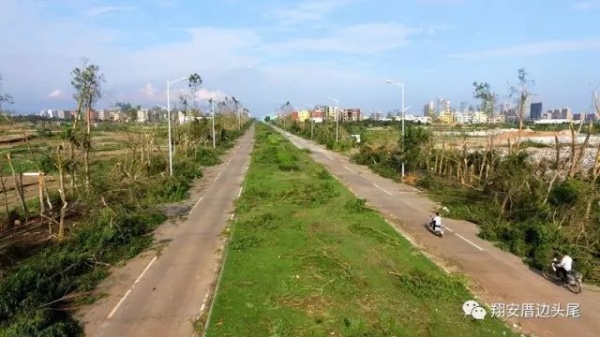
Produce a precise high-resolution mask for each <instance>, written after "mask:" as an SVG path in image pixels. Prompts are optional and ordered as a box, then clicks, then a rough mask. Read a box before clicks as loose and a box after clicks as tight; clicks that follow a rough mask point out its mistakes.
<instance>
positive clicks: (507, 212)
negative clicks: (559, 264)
mask: <svg viewBox="0 0 600 337" xmlns="http://www.w3.org/2000/svg"><path fill="white" fill-rule="evenodd" d="M518 80H519V87H518V88H516V89H514V90H513V93H515V97H516V99H518V101H519V104H520V105H519V106H522V105H523V104H524V103H523V102H524V101H526V99H527V97H529V95H530V94H529V91H528V86H529V85H530V83H532V82H531V81H530V80H529V79H528V77H527V73H526V72H525V70H519V72H518ZM475 87H476V90H475V94H474V96H475V97H476V98H479V99H481V100H482V104H481V105H482V106H483V107H489V106H490V105H491V102H493V101H495V97H496V95H495V94H493V93H492V92H491V89H490V88H489V86H487V85H486V84H485V83H484V84H481V83H475ZM599 113H600V111H599ZM366 123H372V122H361V123H357V124H350V125H352V126H350V125H348V126H346V125H345V128H346V129H349V128H357V127H358V128H361V129H362V130H363V131H362V132H365V131H364V130H365V129H364V125H365V124H366ZM330 124H331V123H329V125H328V124H325V125H318V126H316V127H315V130H314V133H315V134H316V135H319V136H318V137H315V138H314V140H316V141H318V142H319V143H321V144H327V141H328V139H331V126H330ZM396 124H398V123H396ZM278 125H280V126H283V125H282V123H279V124H278ZM392 125H393V123H392ZM523 127H524V123H520V127H519V131H518V136H517V141H516V143H513V144H510V141H509V144H508V149H507V150H508V151H502V150H503V146H502V145H500V144H498V143H497V141H495V138H494V136H492V137H488V139H487V141H486V142H484V143H483V145H482V146H480V147H475V146H471V145H469V144H468V142H467V136H466V135H464V134H463V136H459V137H455V138H454V139H449V137H447V136H445V135H439V134H435V133H434V132H435V131H437V130H436V127H435V125H434V126H431V127H421V126H419V125H415V124H412V123H411V124H408V123H407V130H406V137H405V140H404V141H405V142H406V146H405V147H404V148H406V149H407V150H406V151H404V152H402V151H401V150H400V149H402V148H403V147H402V146H400V145H401V141H402V139H401V138H400V137H399V136H397V133H396V136H394V137H396V144H395V146H389V142H385V144H386V145H382V144H381V143H379V144H377V143H376V144H373V143H371V141H372V139H373V137H372V136H370V135H369V134H368V133H363V134H366V137H363V138H364V139H365V140H366V142H364V143H363V144H361V145H360V146H359V147H358V149H359V150H358V153H353V154H352V158H353V160H354V161H356V162H357V163H360V164H364V165H368V166H369V167H370V168H371V169H373V170H374V171H375V172H377V173H378V174H380V175H382V176H385V177H388V178H392V179H399V175H400V163H401V162H402V161H403V160H404V161H405V162H406V163H409V165H408V166H407V169H408V172H409V175H410V176H411V178H417V179H412V180H416V184H418V185H419V186H420V187H422V188H426V189H427V190H429V192H430V193H431V195H432V196H433V197H434V198H436V199H437V200H439V201H441V202H442V203H443V204H444V205H445V206H447V207H448V208H449V209H450V216H452V217H455V218H462V219H465V220H469V221H472V222H475V223H477V224H478V225H479V226H480V227H481V233H480V236H481V237H483V238H485V239H488V240H490V241H494V242H497V243H498V245H500V246H501V247H502V248H504V249H506V250H509V251H511V252H512V253H514V254H516V255H518V256H521V257H523V258H524V259H525V261H526V262H527V263H528V264H530V265H531V266H534V267H536V268H541V267H542V266H544V265H546V264H547V263H548V261H549V260H550V259H551V257H552V254H553V253H554V252H555V251H560V252H563V253H569V254H571V255H572V256H573V257H574V258H575V261H576V264H575V268H577V269H578V270H580V271H582V272H583V273H584V274H585V277H586V282H589V283H596V284H600V203H599V202H600V194H599V193H598V184H599V182H598V177H599V176H600V161H599V160H598V158H600V148H598V147H597V148H595V149H594V148H590V145H589V141H590V136H591V135H593V134H595V133H597V130H598V128H597V127H596V126H595V125H594V124H593V123H591V122H590V123H589V124H588V125H587V127H585V128H582V130H581V132H582V133H583V134H584V135H585V139H584V140H583V141H581V140H579V141H578V140H577V135H578V133H579V132H578V130H577V129H576V127H575V125H573V124H570V125H569V126H568V129H567V130H569V133H570V135H571V142H570V143H568V144H564V143H560V142H559V140H558V136H555V144H554V145H539V144H535V143H532V142H528V141H523V138H522V134H523V132H524V131H523ZM287 129H288V130H289V131H292V132H294V133H296V134H298V135H301V136H303V137H305V138H310V130H309V125H301V124H292V125H291V126H290V125H289V124H288V127H287ZM392 129H397V127H392ZM354 132H355V131H354ZM381 132H382V133H384V134H385V133H388V132H386V131H385V130H384V131H381ZM392 132H396V131H392ZM461 138H462V139H461ZM483 139H484V140H486V139H485V138H483ZM548 146H552V147H553V148H554V150H555V151H554V152H555V155H554V156H553V158H547V157H542V159H541V160H532V158H531V157H530V155H529V152H527V150H528V149H531V148H532V147H538V148H543V147H548ZM330 148H334V149H338V150H339V148H340V147H339V146H338V147H335V146H333V147H330ZM563 148H565V149H568V154H566V155H565V152H564V151H562V150H563ZM504 149H506V148H504ZM586 149H588V150H591V151H594V152H595V153H596V156H595V158H596V160H595V161H594V162H593V163H591V164H588V165H587V166H585V167H584V166H583V159H582V158H583V152H584V151H585V150H586ZM407 181H408V180H407Z"/></svg>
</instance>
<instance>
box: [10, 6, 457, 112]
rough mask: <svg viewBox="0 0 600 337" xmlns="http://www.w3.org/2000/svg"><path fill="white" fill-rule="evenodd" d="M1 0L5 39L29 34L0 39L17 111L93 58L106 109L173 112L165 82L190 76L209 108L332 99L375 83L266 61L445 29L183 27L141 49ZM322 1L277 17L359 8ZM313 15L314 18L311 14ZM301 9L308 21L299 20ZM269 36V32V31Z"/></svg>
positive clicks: (349, 67)
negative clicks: (297, 35)
mask: <svg viewBox="0 0 600 337" xmlns="http://www.w3.org/2000/svg"><path fill="white" fill-rule="evenodd" d="M155 1H158V0H155ZM354 1H361V0H354ZM2 2H3V7H2V11H0V31H18V32H22V33H21V34H0V45H1V46H3V48H2V50H0V65H6V68H5V69H2V70H3V71H4V72H5V73H6V78H10V79H11V83H10V87H11V92H12V93H13V94H14V93H16V94H18V93H19V92H20V93H21V96H20V97H17V99H16V101H17V103H18V104H28V103H27V102H25V101H27V100H28V101H33V100H29V99H26V97H29V96H35V97H37V98H38V101H42V102H43V100H44V99H46V100H47V99H48V97H47V95H48V93H49V92H52V91H53V90H54V89H56V88H65V89H69V88H70V77H71V71H72V69H73V68H74V67H76V66H78V65H79V61H80V59H81V57H87V58H89V59H90V61H91V62H92V63H94V64H97V65H98V66H100V70H101V72H102V73H104V76H105V78H106V81H107V82H106V83H105V84H104V85H103V90H104V92H105V93H111V94H110V95H108V96H106V97H105V99H103V100H102V101H101V102H100V104H112V103H111V102H116V101H124V102H132V103H134V104H142V105H144V104H151V103H156V104H161V105H166V81H167V80H172V79H176V78H180V77H182V76H188V75H189V74H191V73H198V74H200V76H202V78H203V80H204V83H203V84H204V85H203V88H202V89H201V90H200V91H199V92H198V94H197V95H198V96H197V97H198V99H199V100H203V101H205V100H207V99H209V98H216V99H223V98H224V97H225V95H226V94H225V93H227V94H228V95H233V96H235V97H237V98H239V99H240V101H242V102H248V101H252V100H254V101H258V102H260V101H264V100H266V98H265V95H269V96H270V97H271V96H274V98H273V99H279V97H285V96H287V95H301V94H302V90H304V91H306V92H311V93H314V95H320V92H322V91H323V90H324V89H323V88H327V87H336V88H340V89H339V90H340V91H339V93H338V92H333V93H331V95H338V96H339V95H341V93H344V92H347V91H348V90H350V89H351V88H353V87H355V86H356V83H364V82H365V81H368V80H369V78H370V77H369V75H366V72H365V73H361V72H359V71H357V69H356V64H357V62H355V61H352V60H350V61H351V62H350V61H349V62H350V63H351V64H348V63H343V65H340V66H337V67H335V66H332V65H322V64H307V63H297V62H294V61H291V60H290V59H289V58H285V61H284V62H286V63H285V64H279V65H272V63H269V61H272V60H273V56H275V57H277V56H278V55H276V54H277V52H290V51H292V52H293V51H314V52H337V53H349V54H357V53H358V54H374V53H378V52H385V51H389V50H393V49H396V48H400V47H403V46H406V45H407V44H408V43H409V39H410V38H412V37H413V36H414V35H416V34H427V33H430V34H433V33H436V32H437V31H438V30H439V29H445V27H444V26H443V25H440V26H433V27H427V26H418V27H408V26H404V25H400V24H397V23H367V24H361V25H355V26H351V27H346V28H338V29H336V30H334V31H333V32H331V34H329V35H325V36H324V37H323V36H321V37H319V38H314V39H295V40H291V41H287V42H285V41H284V42H281V43H271V42H269V41H265V40H263V35H261V34H259V31H258V30H255V29H251V28H218V27H191V28H190V27H185V26H184V27H172V28H170V29H171V30H169V29H165V30H163V31H162V32H165V33H168V34H169V38H170V39H169V41H171V42H162V43H154V44H147V45H144V43H143V41H141V42H138V43H133V44H132V43H129V41H128V40H127V39H128V38H136V37H137V36H138V35H136V36H133V34H134V33H135V34H137V32H133V31H123V30H118V29H116V28H114V29H113V28H107V27H110V26H108V25H107V24H104V23H103V24H102V25H99V24H98V23H97V22H96V21H95V20H81V18H80V17H60V16H59V17H57V15H58V14H57V13H56V11H52V7H51V6H49V5H44V3H43V2H40V1H39V0H2ZM325 2H326V3H328V5H323V3H321V2H319V3H321V5H318V4H317V5H315V6H317V8H313V9H310V8H308V7H306V4H307V3H310V2H304V6H305V7H302V6H300V7H295V11H296V12H295V14H294V12H293V10H292V11H288V12H285V11H284V12H279V15H280V16H281V17H282V18H283V17H286V15H287V18H288V19H289V21H290V22H294V19H293V16H294V15H296V17H295V20H296V21H295V22H298V20H300V21H302V20H304V21H306V20H308V21H311V20H314V19H315V18H327V17H328V15H329V14H328V13H331V10H334V9H335V8H339V6H343V5H344V4H349V3H351V2H352V1H344V0H339V1H335V0H333V1H329V0H326V1H325ZM170 3H172V4H175V3H174V2H172V1H171V2H170ZM315 3H316V2H313V4H315ZM336 6H338V7H336ZM311 10H312V13H313V14H310V15H308V14H306V13H308V12H310V11H311ZM302 11H304V13H305V14H299V13H301V12H302ZM100 12H102V11H99V10H97V11H96V12H95V13H96V14H99V13H100ZM108 12H110V11H108V10H105V11H104V13H108ZM88 14H90V12H88ZM303 15H304V19H302V17H303ZM276 27H277V28H278V29H279V28H281V26H276ZM155 28H156V27H153V26H152V25H150V26H148V27H147V28H145V29H148V31H149V32H153V30H154V29H155ZM274 28H275V27H269V28H268V29H274ZM268 29H267V30H266V33H268V32H270V31H269V30H268ZM157 37H158V36H157ZM365 59H366V58H365ZM369 60H371V58H369ZM315 78H318V80H317V81H315ZM380 80H381V79H377V81H379V82H380ZM32 83H33V84H32ZM378 85H380V83H378ZM206 87H208V88H211V89H210V90H209V89H205V88H206ZM265 88H269V89H268V90H269V92H265ZM297 88H301V89H297ZM342 88H343V89H342ZM216 89H220V90H216ZM271 90H272V91H273V92H271ZM295 91H297V92H295ZM67 92H68V91H67ZM290 92H293V93H292V94H290ZM180 93H185V94H189V88H188V87H187V84H185V83H180V84H178V85H175V86H173V87H172V88H171V99H172V103H178V100H179V99H178V96H179V94H180ZM15 96H18V95H15ZM63 97H64V102H70V103H73V102H72V99H71V98H70V96H69V95H66V96H63ZM52 103H56V102H55V101H54V102H52ZM70 103H69V104H70Z"/></svg>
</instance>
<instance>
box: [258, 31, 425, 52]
mask: <svg viewBox="0 0 600 337" xmlns="http://www.w3.org/2000/svg"><path fill="white" fill-rule="evenodd" d="M423 30H424V29H423V28H419V27H408V26H405V25H402V24H397V23H368V24H360V25H355V26H350V27H346V28H341V29H338V30H337V31H335V32H334V33H333V34H332V35H330V36H326V37H321V38H313V39H310V38H303V39H294V40H290V41H287V42H283V43H279V44H274V45H270V46H268V47H265V48H269V49H271V50H275V51H277V50H282V51H321V52H342V53H351V54H373V53H379V52H385V51H389V50H393V49H397V48H401V47H405V46H406V45H408V44H409V42H410V41H409V37H411V36H412V35H416V34H419V33H422V32H423Z"/></svg>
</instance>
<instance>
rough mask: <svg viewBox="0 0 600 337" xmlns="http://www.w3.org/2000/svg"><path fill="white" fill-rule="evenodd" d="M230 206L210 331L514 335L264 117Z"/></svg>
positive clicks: (459, 283)
mask: <svg viewBox="0 0 600 337" xmlns="http://www.w3.org/2000/svg"><path fill="white" fill-rule="evenodd" d="M289 167H294V168H295V169H294V170H289ZM236 214H237V219H236V220H235V222H234V223H233V224H232V230H231V238H230V243H229V245H228V247H227V259H226V262H225V265H224V271H223V276H222V279H221V283H220V287H219V293H217V294H216V298H215V303H214V307H213V312H212V316H211V320H210V322H209V326H208V331H207V332H206V335H207V336H245V335H252V336H294V337H301V336H333V335H335V336H386V337H387V336H407V337H408V336H438V335H442V334H443V335H444V336H457V337H458V336H460V337H462V336H482V337H484V336H485V337H492V336H515V335H514V334H513V333H511V332H510V330H509V329H508V328H507V327H505V326H504V325H503V323H502V322H501V321H499V320H496V319H486V320H484V321H475V320H472V319H469V318H465V316H464V314H463V313H462V311H461V310H460V308H461V305H462V303H463V302H464V301H465V300H467V299H471V298H472V295H471V294H469V292H468V291H467V290H466V288H465V286H464V282H463V280H462V279H460V278H456V277H451V276H447V275H445V274H444V273H443V272H442V271H441V270H440V269H439V268H437V267H436V266H435V265H434V264H433V263H432V262H431V261H429V260H428V259H427V258H426V257H424V255H422V254H421V253H420V252H419V251H418V249H416V248H412V247H411V246H410V244H409V243H408V242H407V241H406V240H405V239H404V238H402V237H401V236H400V235H399V234H398V233H397V232H396V231H395V230H394V229H393V228H392V227H391V226H389V225H388V224H387V223H386V222H385V221H384V219H383V218H382V217H381V216H380V215H379V214H378V213H377V212H376V211H374V210H371V209H369V208H368V207H367V206H366V205H365V202H364V200H360V199H357V198H356V197H355V196H354V195H352V194H351V193H350V192H349V191H348V190H347V189H345V188H344V187H343V186H342V185H341V184H340V183H338V182H337V181H336V180H335V179H333V177H332V176H331V175H330V174H329V173H327V171H326V170H325V169H324V168H323V167H322V166H320V165H318V164H316V163H315V162H314V161H313V160H312V159H310V157H309V156H308V155H307V153H305V152H304V151H301V150H298V149H297V148H295V147H294V146H293V145H292V144H291V143H289V142H288V141H286V140H285V139H284V138H283V137H282V136H281V135H280V134H278V133H277V132H276V131H274V130H272V129H270V128H269V127H268V126H266V125H262V124H261V125H258V126H257V131H256V142H255V150H254V153H253V156H252V162H251V166H250V169H249V171H248V173H247V177H246V181H245V184H244V193H243V194H242V196H241V198H240V199H239V200H238V204H237V210H236ZM196 326H197V327H199V328H201V326H203V324H197V325H196Z"/></svg>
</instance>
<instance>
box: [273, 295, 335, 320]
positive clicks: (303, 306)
mask: <svg viewBox="0 0 600 337" xmlns="http://www.w3.org/2000/svg"><path fill="white" fill-rule="evenodd" d="M281 303H282V305H284V306H286V307H289V308H295V309H299V310H302V311H304V312H306V313H307V314H308V315H310V316H313V317H326V316H328V313H327V309H329V302H328V301H327V300H326V298H325V296H322V295H313V296H310V297H304V298H297V297H296V298H294V297H289V298H285V299H283V300H282V301H281Z"/></svg>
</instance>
